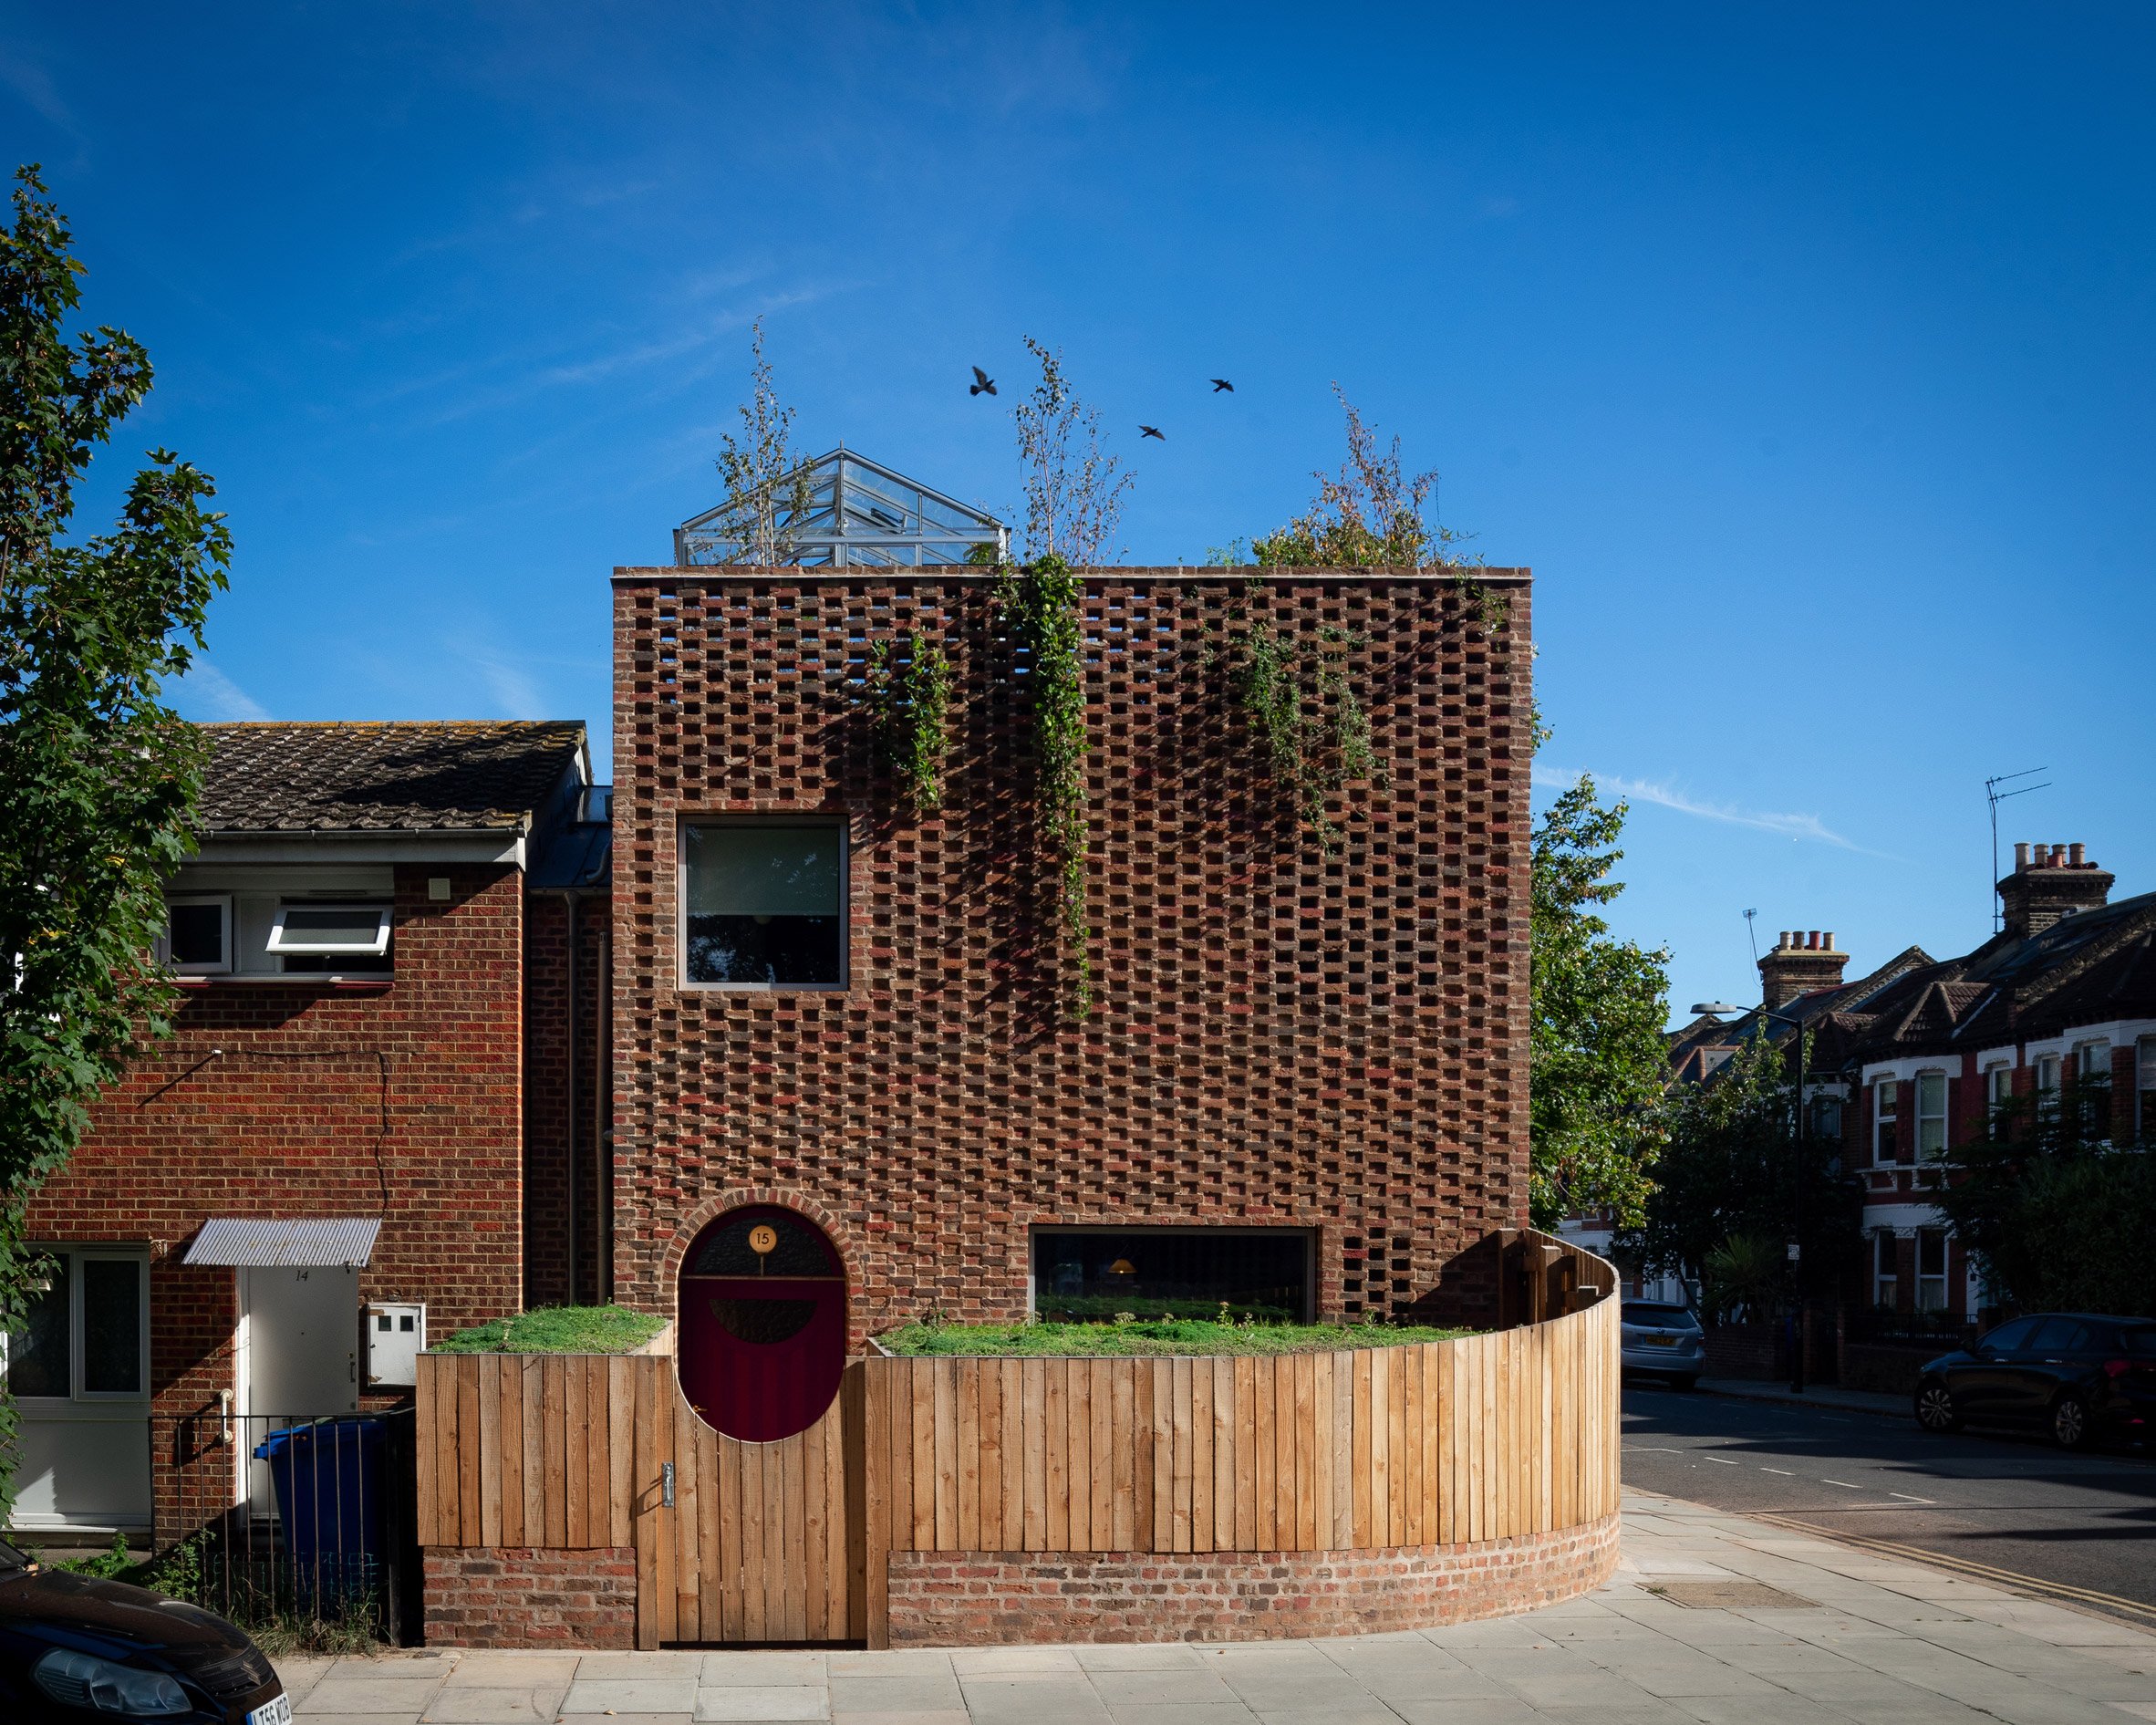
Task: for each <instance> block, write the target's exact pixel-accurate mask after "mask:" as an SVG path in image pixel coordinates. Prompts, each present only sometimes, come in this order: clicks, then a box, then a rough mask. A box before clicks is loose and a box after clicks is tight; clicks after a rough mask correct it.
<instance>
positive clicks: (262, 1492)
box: [233, 1264, 359, 1515]
mask: <svg viewBox="0 0 2156 1725" xmlns="http://www.w3.org/2000/svg"><path fill="white" fill-rule="evenodd" d="M239 1277H240V1338H241V1340H240V1372H239V1379H240V1405H239V1411H240V1413H241V1414H242V1415H243V1416H244V1418H242V1419H241V1421H240V1434H241V1436H242V1437H243V1438H244V1442H242V1443H241V1444H240V1445H238V1446H237V1448H238V1454H236V1455H235V1456H234V1457H233V1460H235V1461H236V1462H238V1463H240V1464H241V1465H242V1466H243V1467H244V1468H245V1469H246V1470H247V1475H246V1484H245V1486H244V1488H243V1491H242V1495H243V1496H244V1498H245V1499H246V1501H247V1502H249V1503H250V1504H251V1505H252V1506H253V1507H254V1510H255V1511H256V1512H259V1513H261V1514H264V1515H274V1514H275V1512H276V1506H277V1494H276V1491H275V1487H274V1486H273V1485H272V1483H271V1480H270V1470H269V1464H268V1463H267V1462H265V1461H264V1460H261V1459H259V1458H258V1457H256V1456H255V1454H254V1450H255V1449H256V1448H257V1447H258V1446H259V1445H260V1444H261V1443H262V1442H263V1441H264V1439H266V1438H267V1437H268V1436H269V1435H270V1433H271V1432H273V1431H281V1430H283V1429H285V1428H286V1427H288V1426H296V1425H302V1424H305V1423H306V1421H307V1420H309V1419H312V1418H316V1417H318V1416H320V1415H322V1414H348V1413H355V1412H357V1411H358V1407H359V1273H358V1271H357V1270H354V1269H351V1268H349V1267H346V1266H339V1265H334V1264H332V1265H328V1266H325V1267H319V1268H310V1269H305V1270H293V1269H275V1270H272V1269H262V1268H258V1267H254V1266H249V1267H246V1268H244V1269H242V1270H241V1271H240V1272H239Z"/></svg>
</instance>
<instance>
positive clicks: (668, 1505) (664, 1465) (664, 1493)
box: [658, 1461, 674, 1510]
mask: <svg viewBox="0 0 2156 1725" xmlns="http://www.w3.org/2000/svg"><path fill="white" fill-rule="evenodd" d="M658 1502H659V1506H660V1507H661V1508H662V1509H669V1510H670V1509H672V1508H673V1507H674V1464H673V1463H672V1462H671V1461H662V1462H660V1463H659V1464H658Z"/></svg>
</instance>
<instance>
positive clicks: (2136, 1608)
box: [1749, 1513, 2156, 1623]
mask: <svg viewBox="0 0 2156 1725" xmlns="http://www.w3.org/2000/svg"><path fill="white" fill-rule="evenodd" d="M1749 1519H1750V1520H1752V1521H1755V1522H1772V1523H1773V1524H1774V1525H1775V1526H1777V1527H1787V1528H1790V1529H1793V1530H1794V1531H1796V1532H1797V1533H1816V1534H1817V1535H1819V1538H1821V1539H1830V1540H1832V1541H1834V1542H1835V1543H1837V1544H1840V1545H1857V1546H1861V1547H1862V1548H1863V1549H1864V1550H1865V1551H1868V1552H1877V1553H1879V1554H1881V1556H1883V1557H1902V1558H1907V1559H1909V1560H1910V1561H1912V1562H1914V1563H1919V1564H1930V1565H1931V1566H1932V1567H1933V1568H1934V1569H1944V1570H1950V1571H1952V1572H1953V1573H1954V1574H1957V1575H1966V1576H1968V1577H1969V1578H1970V1579H1971V1580H1973V1581H1990V1582H1996V1583H1998V1584H1999V1585H2001V1586H2002V1587H2010V1588H2012V1589H2014V1590H2015V1591H2016V1593H2027V1594H2037V1595H2043V1596H2045V1597H2047V1598H2051V1599H2058V1600H2063V1601H2064V1602H2065V1603H2067V1604H2068V1605H2089V1606H2092V1607H2094V1608H2095V1609H2096V1610H2099V1611H2109V1612H2117V1613H2120V1614H2121V1615H2123V1616H2129V1617H2133V1618H2138V1619H2140V1620H2141V1621H2143V1622H2147V1623H2156V1605H2143V1604H2142V1603H2141V1602H2140V1600H2138V1599H2121V1598H2120V1596H2119V1595H2117V1594H2104V1593H2098V1592H2097V1591H2096V1590H2095V1589H2094V1588H2090V1587H2069V1586H2068V1585H2067V1584H2066V1583H2065V1582H2063V1581H2046V1580H2044V1579H2043V1578H2042V1577H2041V1576H2037V1575H2025V1574H2022V1573H2021V1572H2020V1571H2019V1570H2016V1569H1999V1568H1995V1566H1994V1565H1992V1564H1979V1563H1974V1562H1972V1561H1971V1560H1970V1559H1968V1558H1966V1557H1948V1556H1946V1555H1944V1554H1942V1553H1939V1552H1931V1551H1926V1550H1925V1549H1924V1548H1923V1546H1921V1545H1904V1544H1902V1543H1901V1542H1900V1541H1899V1540H1891V1539H1873V1538H1871V1536H1870V1535H1869V1534H1865V1533H1843V1532H1842V1531H1841V1530H1840V1528H1834V1527H1821V1526H1820V1525H1819V1523H1818V1522H1802V1521H1798V1519H1797V1518H1796V1517H1795V1516H1793V1515H1767V1514H1757V1513H1756V1514H1754V1515H1752V1516H1751V1517H1750V1518H1749Z"/></svg>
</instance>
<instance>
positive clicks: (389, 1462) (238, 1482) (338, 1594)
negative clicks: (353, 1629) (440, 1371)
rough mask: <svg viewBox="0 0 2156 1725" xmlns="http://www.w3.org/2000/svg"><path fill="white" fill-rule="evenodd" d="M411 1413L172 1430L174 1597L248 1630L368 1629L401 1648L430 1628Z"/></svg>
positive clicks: (161, 1530) (167, 1545)
mask: <svg viewBox="0 0 2156 1725" xmlns="http://www.w3.org/2000/svg"><path fill="white" fill-rule="evenodd" d="M412 1442H413V1430H412V1410H411V1409H410V1408H394V1409H390V1410H389V1411H386V1412H380V1413H336V1414H257V1413H249V1414H238V1413H233V1412H230V1411H227V1410H226V1409H225V1408H222V1407H219V1408H206V1409H204V1410H202V1412H199V1413H195V1414H190V1415H187V1416H184V1417H182V1418H178V1419H175V1420H174V1421H172V1422H171V1444H172V1449H171V1464H172V1474H171V1478H172V1488H171V1491H172V1497H171V1509H172V1512H173V1513H172V1516H171V1519H170V1520H168V1518H167V1516H166V1515H165V1513H164V1508H165V1506H164V1505H163V1504H161V1505H160V1513H159V1517H158V1522H159V1527H158V1534H159V1538H158V1543H159V1546H160V1548H161V1554H162V1556H161V1560H160V1562H161V1580H162V1581H163V1582H164V1583H165V1591H167V1592H172V1593H181V1594H185V1595H188V1596H190V1597H192V1600H193V1602H194V1603H195V1604H197V1605H202V1606H205V1607H206V1608H208V1609H209V1610H212V1611H215V1612H217V1613H219V1614H220V1615H221V1616H227V1617H230V1618H232V1619H233V1621H234V1622H236V1623H239V1624H241V1625H243V1626H249V1625H264V1624H270V1623H297V1624H310V1623H333V1624H341V1625H347V1626H362V1625H365V1626H372V1628H373V1629H374V1631H375V1633H376V1634H378V1636H379V1637H381V1638H383V1639H385V1640H389V1641H391V1642H403V1641H407V1640H409V1639H413V1638H416V1637H414V1636H413V1634H412V1631H413V1630H414V1629H415V1627H416V1619H417V1617H418V1615H419V1607H420V1600H419V1586H418V1580H419V1559H418V1541H417V1537H416V1528H415V1524H414V1522H413V1512H412V1481H413V1465H412Z"/></svg>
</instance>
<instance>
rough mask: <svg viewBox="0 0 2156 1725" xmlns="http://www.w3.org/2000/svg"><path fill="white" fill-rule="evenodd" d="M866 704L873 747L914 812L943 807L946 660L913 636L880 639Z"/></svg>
mask: <svg viewBox="0 0 2156 1725" xmlns="http://www.w3.org/2000/svg"><path fill="white" fill-rule="evenodd" d="M868 704H869V711H870V712H871V713H872V715H873V718H874V723H875V729H876V750H877V753H879V754H881V755H882V757H883V760H884V764H886V766H887V767H889V768H890V771H891V776H892V777H893V778H894V779H896V780H897V785H898V789H899V793H900V795H903V796H904V797H905V798H906V801H907V804H908V805H910V806H911V807H912V809H913V811H914V812H915V813H916V814H917V815H930V814H933V813H935V812H936V810H938V808H940V807H942V806H943V773H944V757H945V756H946V755H947V754H948V753H949V752H950V705H951V693H950V660H949V657H948V655H947V654H946V653H945V652H944V650H943V649H942V648H940V647H938V645H937V644H936V643H935V642H934V641H926V640H921V639H918V638H917V637H915V636H911V635H907V636H902V637H900V638H899V639H897V640H888V641H878V642H876V645H875V646H874V647H872V648H871V649H869V653H868Z"/></svg>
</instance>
